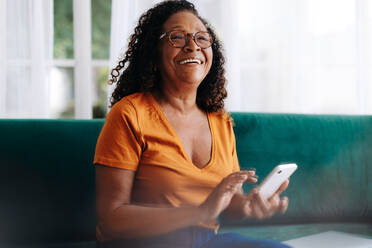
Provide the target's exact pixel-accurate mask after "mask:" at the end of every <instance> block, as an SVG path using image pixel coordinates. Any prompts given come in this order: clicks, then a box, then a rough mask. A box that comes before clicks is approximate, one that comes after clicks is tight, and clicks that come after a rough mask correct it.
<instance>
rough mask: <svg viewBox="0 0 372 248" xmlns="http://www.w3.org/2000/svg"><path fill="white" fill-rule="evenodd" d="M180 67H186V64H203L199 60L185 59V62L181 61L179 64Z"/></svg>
mask: <svg viewBox="0 0 372 248" xmlns="http://www.w3.org/2000/svg"><path fill="white" fill-rule="evenodd" d="M178 63H179V64H180V65H184V64H193V63H194V64H199V65H201V64H202V63H203V62H202V61H201V60H199V59H185V60H181V61H179V62H178Z"/></svg>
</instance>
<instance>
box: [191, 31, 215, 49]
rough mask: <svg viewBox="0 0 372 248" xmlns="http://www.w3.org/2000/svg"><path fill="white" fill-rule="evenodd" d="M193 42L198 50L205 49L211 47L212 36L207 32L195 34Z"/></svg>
mask: <svg viewBox="0 0 372 248" xmlns="http://www.w3.org/2000/svg"><path fill="white" fill-rule="evenodd" d="M195 42H196V44H198V46H199V47H200V48H207V47H210V46H211V45H212V36H211V35H210V34H209V33H208V32H197V33H196V35H195Z"/></svg>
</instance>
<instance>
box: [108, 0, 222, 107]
mask: <svg viewBox="0 0 372 248" xmlns="http://www.w3.org/2000/svg"><path fill="white" fill-rule="evenodd" d="M180 11H189V12H191V13H192V14H194V15H195V16H196V17H198V18H199V19H200V20H201V21H202V22H203V24H204V25H205V26H206V28H207V30H208V32H209V33H210V34H211V36H212V38H213V41H214V42H213V44H212V51H213V61H212V66H211V69H210V71H209V72H208V74H207V76H206V77H205V78H204V80H203V81H202V82H201V84H200V85H199V87H198V91H197V96H196V103H197V105H198V107H199V108H201V109H202V110H203V111H206V112H219V111H221V110H223V108H224V99H225V98H226V97H227V92H226V89H225V83H226V79H225V76H224V73H225V69H224V64H225V59H224V56H223V54H222V46H221V43H220V41H219V40H218V38H217V36H216V34H215V32H214V31H213V29H212V28H211V27H210V25H209V24H208V23H207V22H206V21H205V20H204V19H203V18H201V17H200V16H199V14H198V12H197V10H196V9H195V6H194V5H193V4H192V3H190V2H188V1H186V0H171V1H164V2H161V3H159V4H157V5H155V6H154V7H153V8H151V9H149V10H148V11H147V12H145V13H144V14H143V15H142V16H141V17H140V19H139V21H138V25H137V27H136V28H135V29H134V33H133V34H132V35H131V36H130V41H129V44H128V50H127V51H126V53H125V56H124V59H122V60H121V61H119V63H118V65H117V66H116V67H115V68H114V69H112V71H111V79H110V84H113V83H117V85H116V88H115V90H114V92H113V93H112V96H111V107H112V106H113V105H114V104H115V103H117V102H118V101H120V99H122V98H123V97H125V96H128V95H130V94H133V93H136V92H152V91H154V90H156V89H160V86H159V84H160V82H161V78H160V73H159V71H158V70H157V65H156V63H157V61H158V51H157V49H154V47H157V46H158V42H159V37H160V35H161V32H162V27H163V24H164V23H165V22H166V21H167V19H168V18H169V17H170V16H171V15H173V14H175V13H177V12H180ZM123 68H124V71H123V72H122V73H121V74H120V71H121V70H122V69H123ZM118 78H119V80H118Z"/></svg>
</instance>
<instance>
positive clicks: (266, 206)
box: [254, 188, 271, 215]
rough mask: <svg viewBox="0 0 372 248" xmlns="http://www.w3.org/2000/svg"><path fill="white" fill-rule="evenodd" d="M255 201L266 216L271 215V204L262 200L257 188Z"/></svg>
mask: <svg viewBox="0 0 372 248" xmlns="http://www.w3.org/2000/svg"><path fill="white" fill-rule="evenodd" d="M254 199H255V202H256V203H257V205H258V206H259V208H260V209H261V212H262V213H263V214H264V215H269V214H270V212H271V208H270V204H269V202H268V201H267V200H266V199H264V198H262V196H261V195H260V193H259V192H258V190H257V188H255V189H254Z"/></svg>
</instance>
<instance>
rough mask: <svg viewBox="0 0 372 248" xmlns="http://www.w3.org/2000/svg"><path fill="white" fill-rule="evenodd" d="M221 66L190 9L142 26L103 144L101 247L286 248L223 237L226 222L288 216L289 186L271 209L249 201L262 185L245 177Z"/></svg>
mask: <svg viewBox="0 0 372 248" xmlns="http://www.w3.org/2000/svg"><path fill="white" fill-rule="evenodd" d="M223 65H224V58H223V55H222V53H221V45H220V43H219V41H218V40H217V38H216V35H215V34H214V32H213V30H212V29H211V28H210V27H209V25H208V24H207V23H206V21H205V20H203V19H202V18H201V17H200V16H199V15H198V13H197V11H196V10H195V8H194V6H193V4H191V3H189V2H187V1H166V2H162V3H160V4H158V5H156V6H155V7H153V8H152V9H150V10H148V11H147V12H146V13H145V14H144V15H142V16H141V18H140V20H139V23H138V26H137V27H136V28H135V33H134V34H133V35H132V36H131V38H130V42H129V46H128V51H127V52H126V54H125V57H124V59H123V60H122V61H120V62H119V65H118V66H117V67H116V68H115V69H114V70H113V71H112V78H113V79H112V81H113V82H116V83H117V86H116V89H115V90H114V92H113V94H112V101H111V103H112V109H111V111H110V112H109V114H108V116H107V118H106V123H105V125H104V127H103V129H102V132H101V134H100V136H99V139H98V141H97V147H96V154H95V159H94V163H95V164H96V165H97V166H96V189H97V192H96V194H97V218H98V223H97V238H98V240H99V241H100V242H99V244H100V245H101V246H103V247H201V246H203V247H249V245H251V246H252V245H253V246H254V247H284V245H281V244H279V243H276V242H271V241H260V240H252V239H249V238H246V237H243V236H240V235H237V234H223V235H217V234H216V232H217V229H218V224H217V222H216V219H217V217H218V216H219V215H220V214H222V213H223V214H224V215H225V216H230V217H232V218H246V217H250V218H259V219H262V218H268V217H271V216H272V215H273V214H275V213H276V212H278V211H280V212H284V211H285V210H286V209H287V206H288V199H287V198H285V197H283V198H282V199H280V198H279V195H280V193H281V192H282V191H284V190H285V188H286V187H287V185H288V181H287V182H286V183H284V184H283V185H282V186H281V188H280V189H279V190H278V192H277V193H276V194H275V195H274V197H272V198H271V199H270V200H269V201H266V200H263V199H262V198H261V197H260V196H259V194H258V193H257V191H256V190H253V191H252V192H250V193H249V194H248V195H244V194H243V192H242V184H243V183H245V182H248V183H255V182H256V181H257V179H256V178H255V172H254V170H251V171H240V170H239V164H238V159H237V155H236V151H235V137H234V133H233V130H232V121H231V118H230V117H229V115H228V114H227V113H226V112H225V111H224V109H223V100H224V98H225V97H226V90H225V88H224V87H225V78H224V69H223ZM122 69H124V71H123V72H122V73H121V75H120V71H121V70H122ZM258 245H261V246H258Z"/></svg>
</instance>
